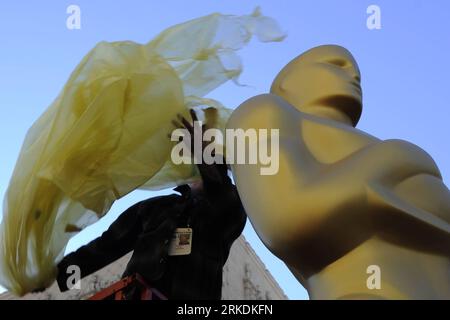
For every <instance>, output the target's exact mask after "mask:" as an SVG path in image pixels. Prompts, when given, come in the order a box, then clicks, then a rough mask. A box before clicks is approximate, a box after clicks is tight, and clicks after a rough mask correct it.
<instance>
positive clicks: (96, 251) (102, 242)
mask: <svg viewBox="0 0 450 320" xmlns="http://www.w3.org/2000/svg"><path fill="white" fill-rule="evenodd" d="M191 116H192V119H193V121H196V120H197V117H196V115H195V113H194V112H193V111H191ZM180 120H181V122H182V125H181V124H180V123H179V122H176V121H175V122H174V123H175V124H176V125H177V126H178V127H179V126H182V127H184V128H186V129H188V130H189V132H190V133H191V136H192V135H193V127H192V125H191V124H190V123H189V122H188V121H187V120H186V119H184V118H183V117H180ZM191 140H193V139H191ZM204 147H205V146H204ZM198 169H199V172H200V174H201V178H202V180H201V181H200V182H198V183H194V184H191V185H182V186H179V187H177V188H175V189H174V190H175V191H177V192H179V193H180V194H179V195H178V194H172V195H168V196H160V197H156V198H151V199H148V200H145V201H142V202H139V203H137V204H135V205H134V206H132V207H130V208H129V209H127V210H126V211H125V212H123V213H122V214H121V215H120V216H119V217H118V219H117V220H116V221H115V222H114V223H113V224H112V225H111V226H110V227H109V229H108V230H107V231H105V232H104V233H103V234H102V235H101V236H100V237H99V238H97V239H95V240H93V241H92V242H90V243H89V244H87V245H85V246H83V247H81V248H79V249H78V250H76V251H75V252H73V253H70V254H69V255H67V256H66V257H64V258H63V259H62V261H61V262H60V263H59V264H58V276H57V282H58V285H59V287H60V289H61V291H66V290H68V287H67V279H68V278H69V276H70V275H71V274H70V273H68V272H67V270H68V267H69V266H71V265H76V266H78V267H79V268H80V271H81V277H82V278H83V277H85V276H87V275H89V274H91V273H93V272H95V271H97V270H99V269H101V268H103V267H104V266H106V265H108V264H110V263H111V262H113V261H115V260H117V259H118V258H120V257H122V256H123V255H125V254H126V253H128V252H130V251H131V250H134V252H133V254H132V257H131V259H130V261H129V263H128V265H127V267H126V270H125V272H124V274H123V276H124V277H125V276H129V275H133V274H136V273H137V274H139V275H141V276H142V277H143V278H144V279H145V280H146V281H147V282H148V283H149V284H150V285H151V286H152V287H154V288H156V289H158V290H159V291H160V292H162V293H163V294H164V295H165V296H166V297H167V298H168V299H189V300H197V299H221V291H222V270H223V266H224V264H225V262H226V260H227V258H228V255H229V252H230V248H231V245H232V244H233V242H234V241H235V240H236V239H237V238H238V237H239V235H240V234H241V233H242V231H243V229H244V226H245V223H246V219H247V218H246V214H245V211H244V209H243V206H242V203H241V200H240V198H239V195H238V193H237V190H236V187H235V186H234V185H233V183H232V181H231V179H230V178H229V177H228V169H227V166H226V164H212V165H207V164H203V163H202V164H199V165H198ZM187 230H188V231H189V232H188V233H184V234H183V232H186V231H187ZM176 237H178V238H179V239H183V241H184V242H183V241H181V242H178V244H179V245H180V246H178V252H177V251H176V248H175V247H177V246H176V245H175V246H174V243H173V241H175V242H176V241H177V239H176ZM186 244H187V245H186ZM174 248H175V249H174ZM180 248H181V250H180ZM189 251H190V252H189Z"/></svg>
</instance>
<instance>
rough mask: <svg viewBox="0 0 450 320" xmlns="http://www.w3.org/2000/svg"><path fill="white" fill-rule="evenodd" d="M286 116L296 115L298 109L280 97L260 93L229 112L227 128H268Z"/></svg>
mask: <svg viewBox="0 0 450 320" xmlns="http://www.w3.org/2000/svg"><path fill="white" fill-rule="evenodd" d="M286 116H290V117H291V118H292V117H297V116H298V111H297V110H296V109H295V108H294V107H292V106H291V105H290V104H288V103H287V102H286V101H285V100H283V99H282V98H281V97H278V96H276V95H274V94H270V93H267V94H261V95H257V96H254V97H252V98H250V99H248V100H246V101H244V102H243V103H242V104H240V105H239V106H238V107H237V108H236V109H235V110H234V111H233V113H232V114H231V117H230V119H229V120H228V123H227V128H243V129H245V128H261V127H265V128H270V127H272V126H273V125H274V124H276V123H277V122H278V121H282V120H283V118H285V117H286Z"/></svg>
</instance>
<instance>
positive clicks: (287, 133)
mask: <svg viewBox="0 0 450 320" xmlns="http://www.w3.org/2000/svg"><path fill="white" fill-rule="evenodd" d="M228 127H229V128H243V129H249V128H255V129H258V128H261V129H279V130H280V139H279V140H280V146H279V159H280V162H279V163H280V164H279V172H278V173H277V174H276V175H273V176H261V175H260V174H259V170H258V167H257V166H252V165H235V166H233V172H234V175H235V179H236V182H237V185H238V189H239V191H240V194H241V198H242V200H243V203H244V206H245V208H246V210H247V213H248V215H249V217H250V219H251V220H252V222H253V225H254V226H255V229H256V231H257V232H258V234H259V235H260V237H261V238H262V240H263V241H264V242H265V244H266V245H267V246H268V247H269V248H270V249H271V250H272V251H273V252H274V253H275V254H277V255H278V256H279V257H281V258H282V259H283V260H284V261H286V262H287V263H288V264H290V265H291V266H300V268H299V269H298V270H300V269H301V270H302V272H301V273H302V276H308V275H310V274H313V273H314V272H316V271H318V270H320V269H321V268H324V267H325V266H327V265H329V264H330V263H332V262H333V261H336V260H337V259H340V258H342V257H343V256H345V255H346V254H347V253H348V252H350V251H351V250H353V249H355V248H357V247H358V246H360V245H361V244H363V243H364V242H365V241H367V240H368V239H370V238H371V237H373V236H376V235H377V234H379V231H380V227H382V225H383V223H385V222H386V221H389V219H391V222H392V225H393V227H392V230H393V232H394V237H397V238H398V239H400V240H401V241H404V242H405V243H408V241H409V240H408V239H403V238H402V236H403V235H400V236H398V233H399V232H400V233H402V232H403V231H401V230H400V231H399V229H396V228H397V227H396V224H398V225H399V226H401V227H399V228H402V227H403V226H402V223H403V224H404V223H405V221H406V224H408V223H409V222H408V219H410V220H411V221H416V220H421V222H425V224H431V225H433V227H440V225H439V224H440V221H437V220H433V218H432V217H431V218H430V215H429V214H427V212H425V211H423V210H420V209H416V208H415V207H414V206H411V205H410V195H409V194H401V197H400V196H399V195H398V194H396V193H395V186H396V185H398V184H399V183H401V182H402V181H404V180H405V179H408V178H409V177H413V176H415V175H420V174H426V175H430V176H433V177H436V178H439V177H440V176H439V171H438V169H437V167H436V165H435V164H434V162H433V160H432V159H431V158H430V157H429V156H428V155H427V154H426V153H425V152H423V151H422V150H421V149H420V148H418V147H416V146H414V145H412V144H410V143H407V142H405V141H400V140H388V141H381V140H379V139H377V138H375V137H373V136H370V135H368V134H366V133H364V132H362V131H360V130H358V129H355V128H353V127H351V126H348V125H345V124H341V123H339V122H336V121H333V120H328V119H323V118H319V117H316V116H313V115H309V114H305V113H302V112H300V111H299V110H297V109H296V108H294V107H293V106H291V105H289V104H288V103H287V102H286V101H284V100H283V99H282V98H280V97H277V96H274V95H262V96H259V97H256V98H253V99H251V100H250V101H248V102H246V103H244V104H243V105H241V106H240V107H239V108H238V109H237V110H236V111H235V113H234V114H233V115H232V118H231V120H230V122H229V124H228ZM402 197H403V198H402ZM382 214H383V215H382ZM386 217H387V218H386ZM402 219H403V220H402ZM379 221H381V222H382V223H379ZM399 221H400V222H399ZM417 230H418V229H417ZM382 231H383V232H384V231H386V232H387V233H389V232H391V231H390V229H389V227H387V228H384V229H383V230H382ZM395 232H397V234H395ZM405 234H406V235H408V234H411V232H408V230H406V232H405ZM410 236H411V235H410ZM400 240H399V241H400Z"/></svg>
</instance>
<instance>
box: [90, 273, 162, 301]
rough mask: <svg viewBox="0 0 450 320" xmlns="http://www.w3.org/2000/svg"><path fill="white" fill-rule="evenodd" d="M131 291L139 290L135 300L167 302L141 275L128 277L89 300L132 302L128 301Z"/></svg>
mask: <svg viewBox="0 0 450 320" xmlns="http://www.w3.org/2000/svg"><path fill="white" fill-rule="evenodd" d="M131 289H135V290H137V291H135V293H134V294H133V296H134V298H133V300H167V298H166V297H165V296H164V295H163V294H162V293H161V292H159V291H158V290H156V289H155V288H152V287H151V286H149V285H148V284H147V283H146V282H145V280H144V279H143V278H142V277H141V276H140V275H139V274H135V275H132V276H129V277H126V278H124V279H122V280H120V281H118V282H116V283H114V284H112V285H111V286H109V287H108V288H105V289H103V290H102V291H99V292H97V293H96V294H94V295H93V296H92V297H90V298H89V299H88V300H130V299H127V297H126V292H127V291H128V290H131Z"/></svg>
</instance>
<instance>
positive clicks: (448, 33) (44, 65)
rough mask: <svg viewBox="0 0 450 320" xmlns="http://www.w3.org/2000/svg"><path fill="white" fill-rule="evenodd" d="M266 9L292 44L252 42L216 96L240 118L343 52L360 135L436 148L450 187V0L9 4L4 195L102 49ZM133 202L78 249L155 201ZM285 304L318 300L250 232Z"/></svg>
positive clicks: (1, 99) (4, 5) (2, 87)
mask: <svg viewBox="0 0 450 320" xmlns="http://www.w3.org/2000/svg"><path fill="white" fill-rule="evenodd" d="M71 4H76V5H78V6H79V7H80V8H81V29H80V30H68V29H67V28H66V19H67V16H68V15H67V14H66V9H67V7H68V6H69V5H71ZM371 4H375V5H378V6H379V7H380V9H381V24H382V28H381V29H380V30H369V29H368V28H367V27H366V19H367V17H368V15H367V13H366V9H367V7H368V6H369V5H371ZM257 5H260V6H261V7H262V10H263V13H265V14H266V15H270V16H272V17H274V18H276V19H277V20H278V21H279V23H280V24H281V26H282V28H283V30H285V31H286V32H287V34H288V37H287V38H286V40H285V41H284V42H282V43H275V44H261V43H258V42H256V41H254V42H252V43H251V44H250V45H249V46H248V47H247V48H245V49H244V50H243V51H242V52H241V57H242V59H243V61H244V68H245V69H244V73H243V75H242V76H241V82H243V83H245V84H248V85H249V87H236V86H235V85H233V84H231V83H230V84H227V85H225V86H223V87H221V88H219V89H218V90H216V91H215V92H213V93H212V94H210V96H211V97H213V98H215V99H218V100H220V101H222V102H223V103H224V104H225V105H227V106H228V107H231V108H234V107H236V106H237V105H239V104H240V103H241V102H243V101H244V100H245V99H247V98H249V97H251V96H254V95H257V94H260V93H264V92H267V91H268V89H269V87H270V84H271V82H272V80H273V78H274V76H275V75H276V74H277V72H278V71H279V70H280V69H281V68H282V67H283V66H284V65H285V64H286V63H287V62H289V61H290V60H291V59H292V58H294V57H295V56H296V55H298V54H300V53H301V52H303V51H305V50H307V49H309V48H311V47H314V46H316V45H321V44H330V43H333V44H339V45H342V46H344V47H346V48H348V49H349V50H350V51H351V52H352V53H353V54H354V56H355V57H356V60H357V61H358V64H359V66H360V69H361V73H362V87H363V93H364V111H363V115H362V118H361V121H360V123H359V125H358V127H359V128H360V129H362V130H364V131H367V132H369V133H371V134H373V135H375V136H378V137H380V138H382V139H389V138H400V139H405V140H408V141H411V142H413V143H415V144H417V145H419V146H421V147H422V148H423V149H425V150H426V151H427V152H428V153H430V154H431V156H432V157H433V158H434V159H435V161H436V162H437V164H438V165H439V167H440V168H441V171H442V174H443V176H444V181H446V182H448V181H449V178H450V153H449V152H448V147H449V143H448V139H449V137H450V125H449V114H450V112H449V108H450V89H449V87H448V86H449V83H450V81H449V79H448V77H449V75H450V59H448V57H449V51H450V26H449V21H450V19H449V18H450V2H449V1H447V0H433V1H425V0H408V1H406V0H396V1H387V0H371V1H366V0H340V1H335V0H315V1H306V0H280V1H273V0H272V1H270V0H260V1H254V0H246V1H242V0H189V1H182V0H165V1H154V0H146V1H144V0H126V1H125V0H116V1H108V0H89V1H87V0H72V1H61V0H58V1H54V0H41V1H33V2H32V1H23V0H16V1H8V2H7V1H2V2H0V39H1V50H0V71H1V73H0V110H1V116H0V150H1V155H2V157H1V160H0V161H1V162H0V164H1V165H0V195H1V196H2V197H3V195H4V193H5V191H6V188H7V186H8V182H9V179H10V177H11V173H12V171H13V168H14V165H15V161H16V159H17V156H18V153H19V149H20V147H21V145H22V142H23V139H24V136H25V134H26V132H27V130H28V128H29V127H30V126H31V125H32V123H33V122H34V120H36V119H37V117H38V116H39V115H40V114H41V113H42V112H43V111H44V110H45V109H46V107H47V106H48V105H49V104H50V103H51V102H52V100H53V99H54V98H55V97H56V95H57V94H58V93H59V91H60V89H61V88H62V86H63V84H64V83H65V82H66V80H67V78H68V76H69V74H70V72H71V71H72V70H73V69H74V67H75V66H76V65H77V64H78V62H79V61H80V60H81V58H82V57H83V56H84V55H85V54H86V53H87V52H88V51H89V50H90V49H91V48H92V47H93V46H94V45H95V44H96V43H97V42H99V41H102V40H107V41H115V40H134V41H138V42H147V41H148V40H150V39H151V38H152V37H153V36H155V35H156V34H157V33H158V32H159V31H161V30H163V29H164V28H166V27H168V26H171V25H173V24H176V23H179V22H182V21H185V20H189V19H192V18H195V17H198V16H202V15H206V14H209V13H211V12H216V11H218V12H222V13H231V14H246V13H251V12H252V11H253V9H254V7H255V6H257ZM153 195H154V194H152V193H149V192H134V193H132V194H130V195H128V196H127V197H125V198H123V199H121V200H120V201H118V202H117V203H116V204H115V205H114V207H113V208H112V210H111V212H109V213H108V214H107V216H106V217H105V218H104V219H102V221H100V222H99V223H97V224H95V225H94V226H91V227H89V228H88V229H86V230H85V231H83V232H82V233H81V234H79V235H78V236H77V237H76V238H74V239H73V240H72V241H71V242H70V244H69V247H68V250H73V249H76V248H77V247H78V246H80V245H82V244H84V243H86V242H88V241H89V240H91V239H93V238H95V237H96V236H98V235H99V234H100V233H101V232H102V231H103V230H104V229H106V228H107V227H108V225H109V224H110V223H111V222H112V221H113V220H114V219H115V218H116V217H117V216H118V214H120V212H122V211H123V210H124V209H126V208H127V207H129V206H130V205H132V204H133V203H135V202H137V201H139V200H142V199H145V198H148V197H151V196H153ZM244 234H245V236H246V238H247V240H248V241H249V242H250V243H251V244H252V246H253V247H254V249H255V250H256V252H257V253H258V255H259V256H260V257H261V259H262V260H263V261H264V263H265V264H266V266H267V268H268V269H269V270H270V271H271V273H272V274H273V275H274V277H275V278H276V279H277V281H278V282H279V283H280V285H281V287H282V288H283V289H284V291H285V292H286V294H287V295H288V296H289V297H290V298H292V299H307V294H306V291H305V290H304V289H303V288H302V287H301V286H300V285H299V284H298V282H297V281H296V280H295V278H294V277H293V276H292V275H291V274H290V272H289V271H288V270H287V268H286V267H285V266H284V265H283V263H282V262H281V261H279V260H278V259H277V258H275V257H274V256H273V255H272V254H271V253H269V252H268V251H267V250H266V249H265V248H264V246H263V245H262V244H261V242H260V241H259V239H258V238H257V236H256V235H255V233H254V231H253V229H252V228H251V224H250V223H248V224H247V227H246V229H245V232H244Z"/></svg>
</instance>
